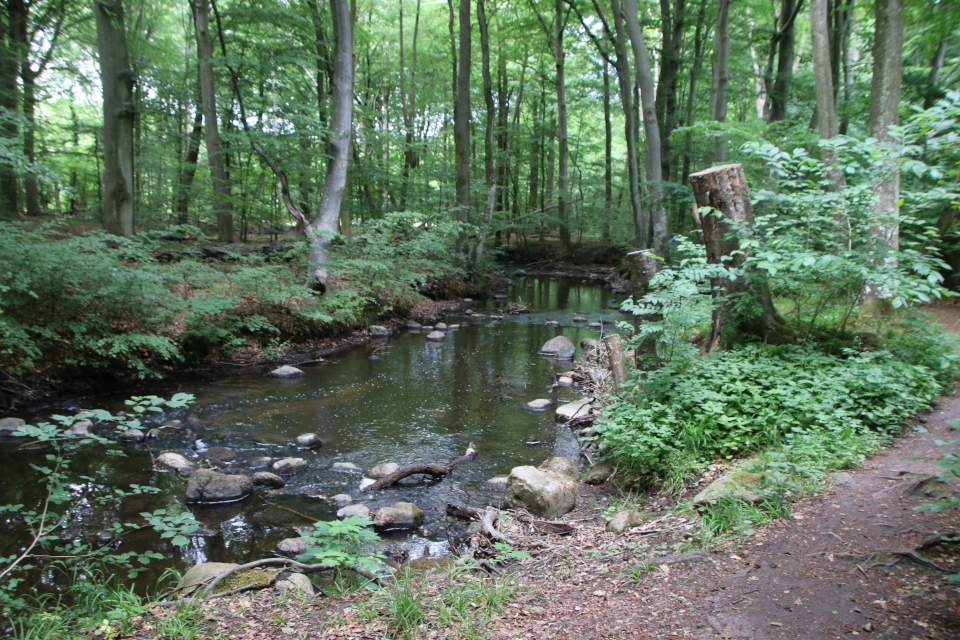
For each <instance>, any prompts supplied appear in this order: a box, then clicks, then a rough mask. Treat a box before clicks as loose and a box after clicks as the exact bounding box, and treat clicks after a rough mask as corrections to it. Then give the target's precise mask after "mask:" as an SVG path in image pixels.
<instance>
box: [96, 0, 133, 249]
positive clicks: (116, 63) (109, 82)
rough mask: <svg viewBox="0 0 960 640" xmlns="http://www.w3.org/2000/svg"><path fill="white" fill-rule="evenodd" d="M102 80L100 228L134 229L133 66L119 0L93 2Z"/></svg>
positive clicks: (130, 232) (121, 231)
mask: <svg viewBox="0 0 960 640" xmlns="http://www.w3.org/2000/svg"><path fill="white" fill-rule="evenodd" d="M94 11H95V13H96V22H97V53H98V56H99V58H100V82H101V84H102V85H103V198H102V203H101V206H102V209H103V228H104V230H105V231H107V232H109V233H113V234H115V235H118V236H124V237H126V238H129V237H130V236H132V235H133V116H134V108H133V71H131V69H130V59H129V57H128V56H127V36H126V32H125V31H124V25H123V2H122V1H121V0H102V1H98V2H97V3H96V4H95V5H94Z"/></svg>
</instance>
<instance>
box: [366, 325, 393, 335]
mask: <svg viewBox="0 0 960 640" xmlns="http://www.w3.org/2000/svg"><path fill="white" fill-rule="evenodd" d="M370 333H371V334H373V335H375V336H388V335H390V330H389V329H387V328H386V327H384V326H381V325H379V324H375V325H372V326H371V327H370Z"/></svg>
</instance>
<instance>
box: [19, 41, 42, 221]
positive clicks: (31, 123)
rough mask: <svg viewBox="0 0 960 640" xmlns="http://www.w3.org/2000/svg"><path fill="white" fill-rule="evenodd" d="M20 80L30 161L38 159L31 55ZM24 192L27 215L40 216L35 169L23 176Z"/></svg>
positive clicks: (26, 152)
mask: <svg viewBox="0 0 960 640" xmlns="http://www.w3.org/2000/svg"><path fill="white" fill-rule="evenodd" d="M20 81H21V83H22V84H23V105H22V106H23V155H24V156H26V158H27V160H29V161H30V163H31V164H32V163H34V162H36V160H37V151H36V145H37V143H36V140H37V117H36V108H37V85H36V76H35V74H34V72H33V69H32V68H31V66H30V58H29V56H26V55H25V56H24V57H23V59H22V60H21V64H20ZM23 194H24V200H25V201H26V208H27V215H28V216H39V215H40V214H41V213H42V211H41V210H40V191H39V189H38V187H37V177H36V175H34V173H33V171H32V170H30V171H27V172H26V173H25V174H24V176H23Z"/></svg>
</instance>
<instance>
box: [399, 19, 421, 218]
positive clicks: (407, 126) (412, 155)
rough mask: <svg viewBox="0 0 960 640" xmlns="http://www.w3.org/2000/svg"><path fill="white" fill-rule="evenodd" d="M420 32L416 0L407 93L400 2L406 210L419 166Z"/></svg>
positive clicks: (401, 96)
mask: <svg viewBox="0 0 960 640" xmlns="http://www.w3.org/2000/svg"><path fill="white" fill-rule="evenodd" d="M419 31H420V0H417V14H416V18H415V20H414V26H413V51H412V58H413V61H412V64H411V67H410V91H409V93H408V92H407V80H406V73H407V72H406V55H405V47H404V43H403V0H400V108H401V111H402V113H403V127H404V148H403V185H402V189H403V191H402V192H401V195H400V202H401V204H400V207H401V208H402V209H406V206H407V195H408V192H409V189H410V172H411V171H412V170H413V169H415V168H416V167H417V166H418V165H419V158H418V155H417V152H416V148H415V147H414V141H415V131H414V118H415V116H416V112H417V35H418V33H419Z"/></svg>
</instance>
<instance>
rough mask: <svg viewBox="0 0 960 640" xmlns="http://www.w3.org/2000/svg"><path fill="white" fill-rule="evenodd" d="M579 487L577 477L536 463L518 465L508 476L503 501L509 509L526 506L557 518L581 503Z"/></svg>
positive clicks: (542, 516)
mask: <svg viewBox="0 0 960 640" xmlns="http://www.w3.org/2000/svg"><path fill="white" fill-rule="evenodd" d="M578 494H579V487H578V485H577V482H576V481H575V480H572V479H571V478H569V477H567V476H564V475H561V474H558V473H554V472H553V471H541V470H540V469H537V468H535V467H530V466H525V467H514V468H513V470H512V471H511V472H510V477H509V478H507V493H506V495H505V496H504V499H503V504H504V505H505V506H506V507H507V508H508V509H526V510H527V511H529V512H530V513H532V514H533V515H535V516H539V517H541V518H547V519H550V518H556V517H559V516H562V515H563V514H565V513H567V512H568V511H571V510H572V509H573V508H574V507H575V506H576V504H577V496H578Z"/></svg>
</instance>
